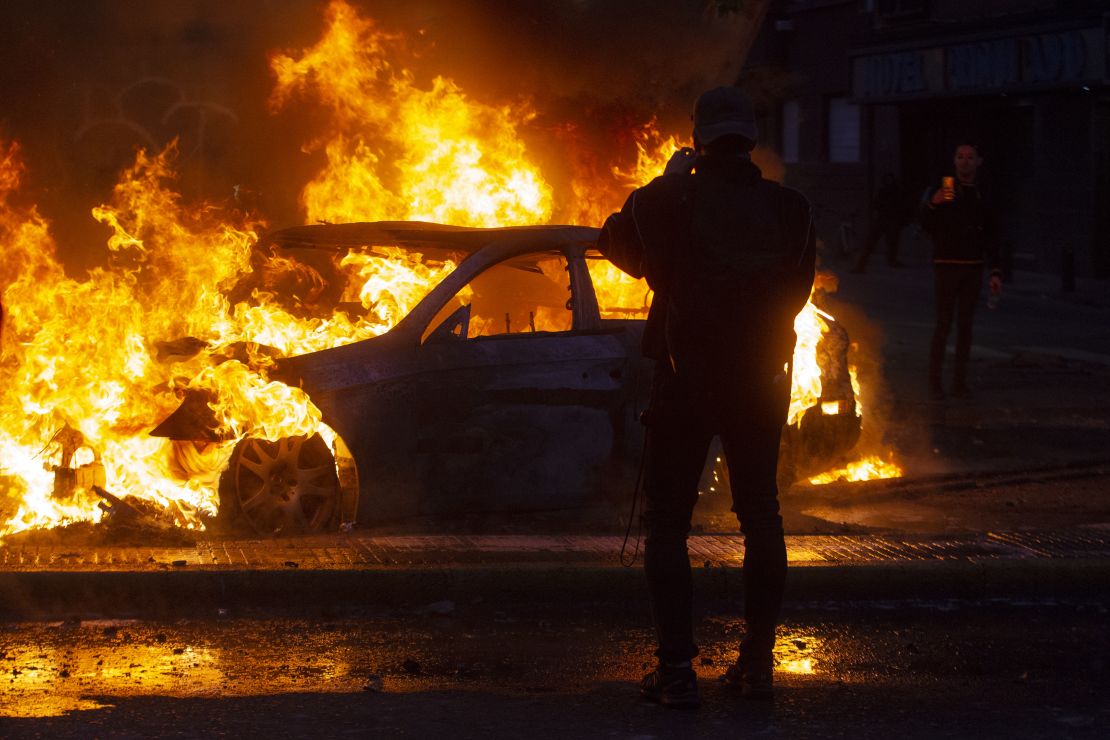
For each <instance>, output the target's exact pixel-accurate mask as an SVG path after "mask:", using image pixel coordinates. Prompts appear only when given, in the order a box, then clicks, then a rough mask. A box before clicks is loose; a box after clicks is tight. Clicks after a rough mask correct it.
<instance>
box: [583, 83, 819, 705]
mask: <svg viewBox="0 0 1110 740" xmlns="http://www.w3.org/2000/svg"><path fill="white" fill-rule="evenodd" d="M693 118H694V147H695V150H696V152H695V150H690V149H683V150H681V151H679V152H677V153H676V154H675V155H674V156H673V157H672V158H671V161H670V162H669V163H668V164H667V167H666V169H665V171H664V174H663V175H662V176H661V177H658V178H656V179H655V180H653V181H652V182H651V183H649V184H648V185H646V186H644V187H642V188H640V189H638V190H636V191H634V192H633V193H632V194H631V195H630V196H629V198H628V200H627V201H626V202H625V204H624V207H623V208H622V209H621V211H620V212H619V213H615V214H613V215H611V216H610V217H609V218H608V220H607V221H606V222H605V225H604V227H603V228H602V232H601V235H600V237H599V239H598V249H600V250H601V252H602V253H603V254H605V255H606V256H607V257H608V258H609V259H610V260H612V262H613V263H614V264H616V265H617V266H618V267H619V268H621V269H622V270H624V271H625V272H627V273H628V274H630V275H632V276H633V277H637V278H640V277H646V278H647V281H648V285H649V286H650V287H651V288H652V290H654V291H655V298H654V300H653V303H652V306H651V311H650V313H649V315H648V320H647V326H646V328H645V331H644V340H643V351H644V354H645V355H646V356H647V357H650V358H652V359H654V360H655V363H656V366H655V367H656V369H655V377H654V381H653V388H652V398H651V406H650V408H649V409H648V411H647V412H646V413H645V423H646V424H647V432H646V433H647V461H646V477H645V489H644V493H645V507H644V513H643V523H644V527H645V530H646V541H645V545H644V571H645V574H646V576H647V581H648V587H649V591H650V593H651V606H652V612H653V617H654V622H655V627H656V632H657V636H658V649H657V650H656V656H657V657H658V659H659V663H658V667H657V668H656V669H655V670H654V671H653V672H651V673H649V674H648V675H646V676H645V677H644V679H643V681H642V682H641V685H640V692H641V694H642V695H643V696H644V697H645V698H647V699H649V700H652V701H655V702H658V703H660V704H663V705H665V706H670V707H681V708H690V707H696V706H697V705H698V703H699V697H698V690H697V676H696V674H695V672H694V670H693V668H692V664H691V660H692V659H693V658H694V657H695V656H696V655H697V652H698V650H697V647H696V646H695V644H694V638H693V623H692V622H693V620H692V615H691V612H692V587H691V570H690V559H689V554H688V551H687V547H686V538H687V536H688V534H689V531H690V519H691V517H692V515H693V509H694V505H695V504H696V503H697V500H698V481H699V479H700V476H701V472H702V469H703V467H704V466H705V460H706V455H707V453H708V450H709V445H710V442H711V441H712V438H713V437H714V436H715V435H719V436H720V438H721V442H722V445H723V448H724V453H725V456H726V458H727V460H728V465H729V468H730V469H731V470H732V471H734V472H733V475H732V476H731V479H732V498H733V510H734V511H735V512H736V515H737V518H738V519H739V522H740V529H741V531H742V532H743V533H744V537H745V556H744V617H745V621H746V626H747V634H746V636H745V637H744V639H743V641H742V642H741V644H740V655H739V658H738V659H737V661H736V664H735V665H734V666H732V667H730V668H729V669H728V671H727V673H726V675H725V680H726V681H727V682H728V683H729V684H730V685H733V686H735V687H737V688H738V689H739V690H740V692H741V693H742V694H743V695H744V696H748V697H769V696H770V695H771V690H772V677H773V668H774V659H773V656H772V650H773V648H774V642H775V627H776V625H777V623H778V618H779V611H780V607H781V603H782V594H783V584H784V581H785V578H786V547H785V544H784V539H783V529H782V517H781V516H780V515H779V502H778V486H777V482H776V472H777V467H778V449H779V438H780V435H781V432H782V426H783V424H784V423H785V422H786V414H787V407H788V404H789V397H790V361H791V357H792V355H793V349H794V344H795V342H796V337H795V334H794V317H795V315H797V313H798V311H800V310H801V309H802V307H803V306H804V305H805V303H806V300H807V299H808V297H809V292H810V288H811V286H812V283H813V271H814V260H815V237H814V231H813V226H812V223H811V220H810V209H809V203H808V202H807V201H806V199H805V198H804V197H803V196H802V195H801V194H799V193H797V192H796V191H794V190H790V189H788V188H784V187H782V186H780V185H778V184H776V183H774V182H771V181H769V180H765V179H763V177H762V174H761V172H760V170H759V168H758V167H756V166H755V165H754V164H752V161H751V157H750V152H751V150H752V148H754V146H755V141H756V136H757V130H756V123H755V116H754V112H753V110H752V104H751V101H750V100H749V99H748V97H747V96H746V95H745V94H744V93H742V92H741V91H740V90H739V89H737V88H734V87H721V88H717V89H714V90H710V91H708V92H706V93H705V94H703V95H702V96H701V97H700V98H699V99H698V101H697V104H696V105H695V107H694V116H693Z"/></svg>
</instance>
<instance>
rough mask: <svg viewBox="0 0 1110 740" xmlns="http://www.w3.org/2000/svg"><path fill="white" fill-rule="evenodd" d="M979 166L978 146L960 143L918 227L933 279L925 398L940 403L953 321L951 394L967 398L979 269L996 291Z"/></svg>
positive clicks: (989, 212) (988, 206) (990, 219)
mask: <svg viewBox="0 0 1110 740" xmlns="http://www.w3.org/2000/svg"><path fill="white" fill-rule="evenodd" d="M982 164H983V158H982V156H981V155H980V153H979V147H978V146H977V145H975V144H969V143H965V144H960V145H959V146H957V147H956V153H955V156H954V157H953V165H954V166H955V170H956V176H955V177H945V178H943V180H942V183H941V187H940V188H938V189H937V190H936V191H935V192H934V193H933V195H932V197H931V198H930V199H929V202H928V204H927V205H926V207H925V210H924V213H922V216H921V226H922V228H923V229H924V230H925V232H926V233H928V234H929V236H930V237H932V240H933V271H934V275H935V278H936V326H935V327H934V329H933V340H932V344H931V346H930V348H929V393H930V395H931V396H932V398H933V400H935V401H939V400H943V399H944V385H943V382H942V381H943V378H942V371H943V368H944V353H945V349H946V347H947V344H948V332H949V330H950V329H951V327H952V320H953V318H955V320H956V366H955V368H954V372H953V377H952V395H953V396H956V397H957V398H967V397H969V396H970V395H971V389H970V388H969V387H968V384H967V364H968V360H969V358H970V356H971V322H972V319H973V318H974V316H975V303H976V302H977V301H978V300H979V293H980V291H981V290H982V285H983V265H984V264H986V265H987V267H988V268H989V269H990V272H991V276H990V292H991V295H992V296H995V297H997V296H998V295H1000V294H1001V292H1002V271H1001V270H1000V269H999V263H998V255H999V239H998V222H997V218H996V216H995V213H994V207H993V204H992V203H991V201H990V198H989V197H988V195H987V194H986V193H984V192H983V188H982V187H980V185H979V180H978V173H979V168H980V167H981V166H982Z"/></svg>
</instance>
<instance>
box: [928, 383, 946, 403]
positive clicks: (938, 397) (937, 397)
mask: <svg viewBox="0 0 1110 740" xmlns="http://www.w3.org/2000/svg"><path fill="white" fill-rule="evenodd" d="M929 400H931V401H943V400H944V389H943V388H941V387H940V386H939V385H933V386H929Z"/></svg>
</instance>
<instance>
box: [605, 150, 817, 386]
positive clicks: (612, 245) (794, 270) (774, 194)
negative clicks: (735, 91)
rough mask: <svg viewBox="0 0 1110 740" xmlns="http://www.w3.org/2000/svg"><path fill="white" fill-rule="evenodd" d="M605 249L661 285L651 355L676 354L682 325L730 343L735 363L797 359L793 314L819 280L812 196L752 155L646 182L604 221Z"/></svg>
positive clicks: (711, 340) (647, 345)
mask: <svg viewBox="0 0 1110 740" xmlns="http://www.w3.org/2000/svg"><path fill="white" fill-rule="evenodd" d="M597 246H598V249H599V250H600V251H601V252H602V254H604V255H605V256H606V257H608V258H609V259H610V260H611V261H612V262H613V263H614V264H615V265H616V266H617V267H619V268H620V269H622V270H623V271H624V272H626V273H628V274H629V275H632V276H633V277H637V278H640V277H644V278H647V282H648V285H649V286H650V287H651V288H652V290H654V291H655V297H654V299H653V301H652V306H651V311H650V313H649V314H648V322H647V328H646V329H645V333H644V347H643V349H644V354H645V355H646V356H648V357H651V358H653V359H656V360H660V359H664V358H666V357H670V359H671V360H672V361H673V360H674V353H675V351H676V350H677V349H678V348H677V347H675V346H673V345H674V344H675V341H676V340H675V338H674V337H675V336H676V335H678V334H679V332H676V331H672V330H673V328H674V327H675V326H676V325H681V324H683V323H684V324H685V325H686V326H695V327H696V336H694V335H693V334H691V332H688V331H686V332H681V333H682V334H683V335H685V336H694V339H693V340H692V341H694V342H695V343H699V344H706V345H710V344H712V345H714V346H721V347H725V348H731V350H732V351H733V352H734V355H735V356H734V361H735V362H738V363H744V364H751V361H752V360H753V359H754V358H755V357H759V358H761V359H768V360H772V361H773V363H778V364H777V367H778V368H779V370H781V367H782V364H781V363H782V362H785V361H789V359H790V356H791V353H792V351H793V347H794V341H795V337H794V326H793V322H794V316H795V315H796V314H797V313H798V311H800V310H801V308H802V307H803V306H804V305H805V303H806V300H807V299H808V297H809V292H810V289H811V287H812V284H813V272H814V263H815V258H816V239H815V236H814V230H813V225H812V222H811V218H810V209H809V203H808V201H807V200H806V199H805V197H804V196H802V195H801V194H800V193H798V192H797V191H794V190H791V189H789V188H785V187H782V186H781V185H778V184H776V183H774V182H771V181H770V180H765V179H763V177H762V173H761V172H760V171H759V168H758V167H756V166H755V165H754V164H752V163H751V161H750V160H748V159H747V158H746V157H745V158H741V157H721V158H715V157H703V158H702V159H700V160H699V161H698V164H697V167H696V169H695V171H694V172H693V173H692V174H676V175H664V176H662V177H658V178H656V179H655V180H653V181H652V182H650V183H648V184H647V185H645V186H644V187H642V188H639V189H638V190H636V191H634V192H633V193H632V194H631V195H630V196H629V197H628V200H627V201H626V202H625V204H624V207H623V208H622V209H621V211H620V212H619V213H614V214H613V215H611V216H610V217H609V218H608V220H606V222H605V225H604V226H603V227H602V231H601V235H600V237H599V239H598V245H597ZM722 266H724V267H723V268H722ZM680 313H681V314H684V315H681V316H679V315H677V314H680ZM668 338H669V339H668ZM773 363H772V364H773ZM759 364H761V365H762V364H763V363H762V362H760V363H759Z"/></svg>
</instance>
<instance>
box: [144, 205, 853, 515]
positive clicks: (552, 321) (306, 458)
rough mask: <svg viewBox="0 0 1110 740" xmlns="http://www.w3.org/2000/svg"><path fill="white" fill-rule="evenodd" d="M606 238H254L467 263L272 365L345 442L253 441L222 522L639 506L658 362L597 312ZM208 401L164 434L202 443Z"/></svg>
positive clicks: (302, 231)
mask: <svg viewBox="0 0 1110 740" xmlns="http://www.w3.org/2000/svg"><path fill="white" fill-rule="evenodd" d="M597 234H598V230H597V229H593V228H586V227H577V226H534V227H509V228H499V229H475V228H464V227H450V226H442V225H437V224H425V223H412V222H378V223H364V224H337V225H319V226H304V227H297V228H292V229H285V230H282V231H278V232H274V233H272V234H270V235H268V236H267V237H265V238H264V239H263V240H262V241H261V242H260V246H264V247H267V248H269V247H276V248H280V249H284V250H297V249H309V250H319V249H332V250H335V249H345V248H348V247H368V246H385V245H389V246H399V247H403V248H405V249H408V250H412V251H416V252H420V253H421V254H422V255H425V256H430V257H432V258H438V257H446V256H461V257H462V259H461V261H459V262H458V266H457V268H456V269H455V270H454V271H453V272H451V273H450V274H449V275H448V276H447V277H445V278H444V279H443V280H442V281H441V282H440V283H439V284H437V285H436V286H435V287H434V288H432V290H431V291H430V292H429V293H427V295H426V296H425V297H424V298H423V299H422V300H421V301H420V302H419V303H418V304H417V305H416V306H415V307H414V308H413V309H412V310H411V311H410V312H408V314H407V315H405V316H404V317H403V318H402V319H401V320H400V321H398V322H397V323H396V324H395V325H394V326H393V327H392V328H391V329H390V330H389V331H388V332H386V333H384V334H381V335H380V336H377V337H374V338H371V339H366V340H363V341H358V342H355V343H352V344H348V345H344V346H340V347H335V348H333V349H327V350H323V351H319V352H313V353H310V354H304V355H299V356H295V357H288V358H283V359H281V360H280V361H279V362H278V366H277V369H276V371H275V372H273V373H271V376H272V377H274V378H275V379H278V380H281V381H282V382H285V383H288V384H290V385H294V386H300V387H302V388H303V389H304V390H305V391H306V392H307V394H308V396H309V397H310V398H311V399H312V401H313V402H314V403H315V404H316V406H317V407H318V408H319V409H320V410H321V412H322V413H323V420H324V422H325V423H326V424H327V425H328V426H329V427H330V428H331V429H333V430H334V431H335V432H336V433H337V434H338V436H339V438H340V439H339V440H337V441H336V442H335V443H334V444H333V445H331V446H330V447H329V446H327V445H325V444H324V443H323V442H322V441H321V440H320V439H319V437H316V438H313V439H309V440H304V439H291V440H281V441H279V442H262V441H259V440H249V439H248V440H244V441H243V442H241V443H240V445H239V447H238V448H237V449H236V451H235V454H234V455H233V457H232V461H231V465H230V466H229V468H228V471H227V472H226V473H225V474H224V480H223V483H222V485H221V489H222V490H221V517H222V518H224V519H225V521H228V522H232V523H237V524H243V523H245V524H247V525H249V526H250V527H251V528H253V529H254V530H255V531H257V532H259V533H264V534H273V533H281V532H294V531H320V530H324V529H328V528H331V527H334V526H338V524H339V523H340V522H349V521H358V522H362V523H366V522H375V521H384V520H393V519H398V518H403V517H409V516H414V515H440V514H451V513H455V512H467V513H473V512H483V511H497V512H514V511H536V510H552V509H567V508H574V507H582V506H590V505H597V504H599V503H602V504H603V503H605V502H606V501H608V502H610V503H615V502H618V501H619V502H623V501H626V500H628V498H629V497H630V496H631V493H632V488H633V486H634V483H635V477H636V472H637V469H638V466H639V462H640V456H641V451H642V441H643V429H642V427H641V425H640V424H639V422H638V418H639V414H640V413H641V412H642V411H643V410H644V408H645V407H646V405H647V398H648V392H649V386H650V375H651V363H650V361H648V360H645V359H644V358H643V357H642V356H641V354H640V340H641V336H642V333H643V328H644V321H643V320H641V319H611V318H603V315H602V312H601V310H600V309H599V306H598V300H597V296H596V294H595V291H594V284H593V281H592V279H591V273H590V270H589V268H588V262H589V261H590V260H595V259H597V260H600V259H602V258H601V256H600V255H599V254H598V253H596V252H595V251H594V243H595V241H596V237H597ZM839 392H841V393H842V392H843V388H842V387H840V390H839ZM847 392H848V393H849V394H851V388H850V386H849V387H848V389H847ZM829 400H831V399H829ZM837 400H840V401H842V405H844V402H846V403H847V404H853V403H854V401H853V399H851V398H847V399H837ZM197 405H198V404H197V403H195V402H194V403H193V404H191V405H190V403H189V402H188V401H187V402H186V403H185V404H183V406H182V407H181V408H180V409H178V411H177V412H175V413H174V415H173V416H171V417H170V418H169V419H167V420H166V421H165V422H164V423H163V424H162V425H160V427H159V429H158V430H155V433H156V434H160V435H162V436H169V437H173V438H178V439H190V438H193V439H195V438H196V435H195V434H193V433H192V432H191V431H190V430H191V429H192V428H193V427H195V423H193V421H190V419H195V417H197V416H199V415H198V414H197V413H196V411H197V409H196V407H197ZM190 406H192V408H190ZM849 407H850V406H846V408H849ZM804 431H805V429H804V425H803V428H802V429H801V430H800V433H804ZM856 433H857V435H858V420H857V422H856ZM848 436H849V437H850V436H851V435H850V434H849V435H848ZM784 440H787V442H788V444H795V445H796V444H798V443H797V442H794V443H790V442H789V440H788V436H784ZM854 441H855V440H854V439H851V440H850V442H851V443H854ZM843 446H844V445H843V444H841V445H840V447H843ZM848 446H850V444H849V445H848ZM797 457H798V456H797V455H795V456H793V457H792V458H791V460H794V459H795V458H797ZM792 464H794V463H792Z"/></svg>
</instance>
